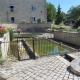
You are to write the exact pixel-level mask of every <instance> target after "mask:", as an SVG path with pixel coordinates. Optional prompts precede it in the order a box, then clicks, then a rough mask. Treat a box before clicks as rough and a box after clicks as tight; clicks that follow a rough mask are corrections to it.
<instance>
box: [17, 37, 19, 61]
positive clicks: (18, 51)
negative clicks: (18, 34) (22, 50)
mask: <svg viewBox="0 0 80 80" xmlns="http://www.w3.org/2000/svg"><path fill="white" fill-rule="evenodd" d="M17 45H18V38H17ZM17 50H18V60H19V61H20V56H19V49H18V47H17Z"/></svg>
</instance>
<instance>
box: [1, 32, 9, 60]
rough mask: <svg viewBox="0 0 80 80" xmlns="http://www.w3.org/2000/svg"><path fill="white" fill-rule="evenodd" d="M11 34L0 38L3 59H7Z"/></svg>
mask: <svg viewBox="0 0 80 80" xmlns="http://www.w3.org/2000/svg"><path fill="white" fill-rule="evenodd" d="M9 41H10V38H9V33H6V34H4V36H3V37H0V50H1V52H2V58H3V59H5V58H6V57H7V52H8V47H9Z"/></svg>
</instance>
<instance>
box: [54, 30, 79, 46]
mask: <svg viewBox="0 0 80 80" xmlns="http://www.w3.org/2000/svg"><path fill="white" fill-rule="evenodd" d="M54 39H58V40H61V41H65V42H68V43H71V44H74V45H77V46H80V33H70V32H62V31H54Z"/></svg>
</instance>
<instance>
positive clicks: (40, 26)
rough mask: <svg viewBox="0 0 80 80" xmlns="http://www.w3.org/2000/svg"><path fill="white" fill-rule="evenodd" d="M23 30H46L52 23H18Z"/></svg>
mask: <svg viewBox="0 0 80 80" xmlns="http://www.w3.org/2000/svg"><path fill="white" fill-rule="evenodd" d="M17 28H20V29H21V30H22V32H45V29H47V28H51V23H27V24H18V27H17Z"/></svg>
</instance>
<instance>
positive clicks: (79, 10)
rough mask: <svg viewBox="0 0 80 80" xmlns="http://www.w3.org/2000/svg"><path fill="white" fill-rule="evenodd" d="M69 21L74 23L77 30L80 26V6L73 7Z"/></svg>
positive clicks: (70, 10) (69, 13)
mask: <svg viewBox="0 0 80 80" xmlns="http://www.w3.org/2000/svg"><path fill="white" fill-rule="evenodd" d="M68 20H70V21H72V23H73V22H74V24H75V25H74V27H75V28H77V27H78V26H79V25H80V5H78V6H72V7H71V8H70V9H69V11H68Z"/></svg>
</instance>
